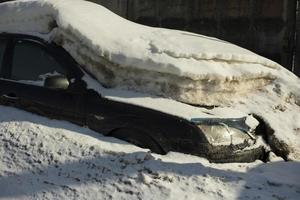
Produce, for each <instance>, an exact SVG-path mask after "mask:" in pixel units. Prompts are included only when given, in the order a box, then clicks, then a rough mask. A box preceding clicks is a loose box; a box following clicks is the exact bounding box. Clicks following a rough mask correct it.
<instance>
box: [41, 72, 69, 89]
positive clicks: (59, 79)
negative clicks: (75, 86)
mask: <svg viewBox="0 0 300 200" xmlns="http://www.w3.org/2000/svg"><path fill="white" fill-rule="evenodd" d="M69 84H70V83H69V81H68V79H67V78H66V77H65V76H63V75H55V76H48V77H47V78H46V79H45V82H44V87H45V88H49V89H54V90H66V89H68V87H69Z"/></svg>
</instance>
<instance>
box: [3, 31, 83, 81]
mask: <svg viewBox="0 0 300 200" xmlns="http://www.w3.org/2000/svg"><path fill="white" fill-rule="evenodd" d="M0 38H3V39H6V40H8V41H7V44H6V50H5V54H4V59H3V68H2V69H1V72H0V79H5V80H9V81H14V82H18V80H13V79H11V72H12V67H13V57H14V48H15V45H16V44H18V41H28V42H32V43H36V44H38V45H40V46H42V48H43V49H44V50H45V51H46V52H47V53H48V54H50V55H51V56H52V57H53V58H54V59H55V60H56V61H57V62H58V63H59V64H60V65H61V67H62V68H63V69H64V70H65V71H66V74H65V76H66V77H67V79H68V80H69V81H71V79H75V80H77V79H81V78H82V77H83V76H84V73H83V71H82V69H81V68H80V67H79V65H78V64H77V62H76V61H75V60H74V59H73V58H72V56H71V55H69V54H68V53H67V52H66V51H65V50H64V49H63V48H62V47H60V46H57V45H56V44H54V43H49V42H47V41H45V40H43V39H41V38H39V37H36V36H31V35H24V34H0ZM28 84H30V83H28Z"/></svg>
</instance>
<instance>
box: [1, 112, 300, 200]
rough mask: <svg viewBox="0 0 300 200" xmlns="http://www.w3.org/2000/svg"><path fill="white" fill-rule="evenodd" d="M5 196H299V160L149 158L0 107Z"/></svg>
mask: <svg viewBox="0 0 300 200" xmlns="http://www.w3.org/2000/svg"><path fill="white" fill-rule="evenodd" d="M0 155H1V157H0V199H278V200H279V199H280V200H282V199H299V197H300V173H299V172H300V162H297V161H293V162H283V161H282V160H281V159H279V158H277V157H274V158H273V162H269V163H262V162H261V161H257V162H255V163H250V164H245V163H243V164H240V163H235V164H213V163H209V162H208V161H207V160H206V159H203V158H199V157H195V156H189V155H184V154H179V153H169V154H168V155H166V156H160V155H156V154H151V153H149V152H147V150H145V149H140V148H138V147H135V146H133V145H130V144H127V143H125V142H122V141H120V140H117V139H114V138H109V137H104V136H102V135H100V134H98V133H95V132H93V131H91V130H89V129H87V128H82V127H78V126H76V125H73V124H70V123H68V122H64V121H56V120H50V119H47V118H44V117H40V116H37V115H33V114H30V113H27V112H24V111H20V110H17V109H15V108H9V107H4V106H0Z"/></svg>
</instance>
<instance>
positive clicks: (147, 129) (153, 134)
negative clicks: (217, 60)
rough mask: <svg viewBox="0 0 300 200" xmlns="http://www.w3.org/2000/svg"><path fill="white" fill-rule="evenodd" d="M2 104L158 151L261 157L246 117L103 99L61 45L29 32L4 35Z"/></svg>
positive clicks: (228, 158)
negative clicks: (198, 114)
mask: <svg viewBox="0 0 300 200" xmlns="http://www.w3.org/2000/svg"><path fill="white" fill-rule="evenodd" d="M0 69H1V71H0V103H1V104H2V105H8V106H14V107H18V108H21V109H24V110H27V111H30V112H33V113H37V114H40V115H43V116H47V117H50V118H53V119H61V120H67V121H70V122H73V123H76V124H79V125H82V126H88V127H89V128H91V129H93V130H96V131H98V132H100V133H102V134H104V135H108V136H113V137H116V138H119V139H122V140H125V141H128V142H130V143H133V144H136V145H138V146H140V147H144V148H149V149H150V150H151V151H153V152H155V153H160V154H164V153H167V152H169V151H178V152H183V153H187V154H194V155H199V156H204V157H206V158H208V159H209V160H210V161H213V162H250V161H254V160H256V159H259V158H262V156H263V154H264V149H263V147H262V146H257V145H255V144H254V143H255V136H253V135H252V134H253V132H251V131H253V130H251V129H250V127H249V126H248V125H247V124H246V118H247V116H245V117H242V118H193V119H191V120H190V121H188V120H186V119H183V118H180V117H176V116H173V115H170V114H167V113H163V112H159V111H156V110H153V109H151V108H145V107H141V106H137V105H131V104H129V103H123V102H118V101H114V100H110V99H107V98H104V97H103V96H102V95H101V93H98V92H96V91H95V90H93V89H88V88H87V84H86V82H85V81H84V80H82V79H83V76H85V77H87V76H90V75H88V74H87V73H85V72H84V70H83V69H82V68H80V66H79V65H78V64H77V63H76V61H75V60H74V59H73V58H72V57H71V56H70V55H69V54H68V53H67V52H66V51H65V50H64V49H62V48H61V47H59V46H57V45H56V44H50V43H47V42H46V41H43V40H42V39H40V38H38V37H34V36H30V35H21V34H7V33H6V34H1V35H0Z"/></svg>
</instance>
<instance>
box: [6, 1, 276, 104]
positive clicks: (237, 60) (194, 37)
mask: <svg viewBox="0 0 300 200" xmlns="http://www.w3.org/2000/svg"><path fill="white" fill-rule="evenodd" d="M0 13H1V18H0V31H5V32H6V31H10V32H22V33H26V32H27V33H28V32H33V33H38V34H47V35H48V36H49V37H48V39H49V41H54V42H56V43H57V44H59V45H61V46H63V47H64V48H65V49H66V50H67V51H68V52H69V53H70V54H71V55H72V56H73V57H74V58H75V59H76V60H77V62H79V63H80V64H81V65H82V66H83V67H84V68H85V69H86V70H87V71H89V72H90V73H91V74H93V75H94V76H95V77H96V78H97V79H98V80H99V81H100V82H101V83H102V84H103V85H104V86H105V87H119V88H123V89H131V90H135V91H140V92H146V93H151V94H154V95H160V96H164V97H170V98H173V99H175V100H179V101H182V102H186V103H191V104H205V105H207V104H209V105H219V104H222V103H224V101H228V100H229V99H231V98H234V97H236V96H242V95H245V94H248V93H249V92H251V91H254V90H257V89H260V88H262V87H263V86H265V85H268V84H270V83H271V82H273V81H274V80H275V79H276V78H277V76H276V75H277V73H278V71H280V70H282V69H281V68H282V67H281V66H279V65H278V64H277V63H275V62H273V61H270V60H268V59H266V58H263V57H261V56H258V55H256V54H254V53H252V52H250V51H248V50H246V49H243V48H240V47H238V46H236V45H233V44H230V43H228V42H225V41H222V40H219V39H216V38H211V37H207V36H203V35H198V34H194V33H189V32H183V31H176V30H167V29H160V28H152V27H147V26H142V25H139V24H135V23H133V22H130V21H127V20H125V19H123V18H121V17H119V16H117V15H115V14H113V13H112V12H110V11H109V10H107V9H106V8H104V7H102V6H100V5H96V4H93V3H90V2H86V1H81V0H75V1H74V0H72V1H69V0H65V1H58V0H41V1H36V0H27V1H25V0H21V1H17V2H12V3H5V4H3V5H1V7H0Z"/></svg>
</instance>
